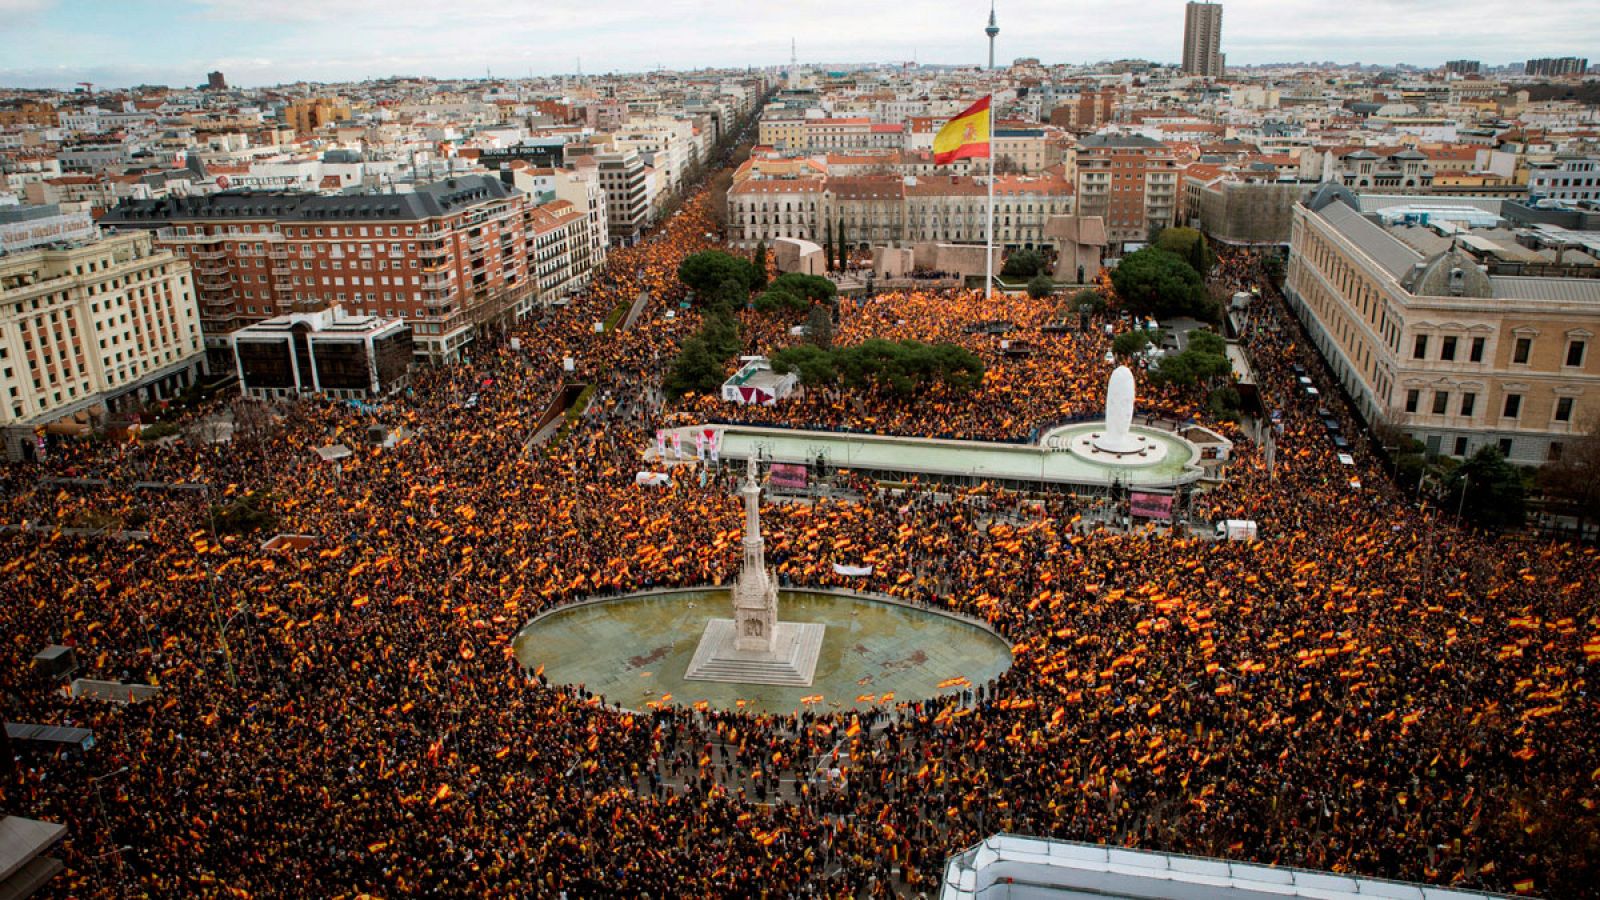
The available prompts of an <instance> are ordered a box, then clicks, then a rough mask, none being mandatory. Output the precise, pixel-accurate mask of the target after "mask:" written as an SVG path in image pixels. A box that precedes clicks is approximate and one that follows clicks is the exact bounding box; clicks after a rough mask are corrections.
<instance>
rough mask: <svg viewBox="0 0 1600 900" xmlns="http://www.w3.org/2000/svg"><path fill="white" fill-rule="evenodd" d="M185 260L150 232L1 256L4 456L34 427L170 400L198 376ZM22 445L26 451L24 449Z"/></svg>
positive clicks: (200, 362) (200, 364) (19, 447)
mask: <svg viewBox="0 0 1600 900" xmlns="http://www.w3.org/2000/svg"><path fill="white" fill-rule="evenodd" d="M191 277H192V276H191V273H190V269H189V264H188V263H187V262H185V261H184V260H182V259H180V258H178V257H177V256H176V255H175V254H173V253H172V252H171V251H169V250H166V249H162V248H159V247H157V246H156V244H155V243H154V241H153V240H152V237H151V235H148V234H121V235H113V236H110V237H106V238H103V239H99V240H92V241H88V242H85V243H74V244H65V245H54V246H45V247H35V248H33V249H30V250H24V251H22V252H19V253H9V254H6V255H4V256H0V391H3V392H4V394H3V403H0V423H3V424H4V426H5V432H6V448H7V453H8V455H9V456H10V457H11V458H13V459H16V458H21V457H25V456H27V455H29V454H30V453H32V452H33V451H34V450H35V449H36V448H35V447H34V445H33V444H32V439H33V438H34V436H35V435H34V430H35V428H36V427H42V426H44V425H47V424H49V423H51V422H55V421H57V420H59V419H62V418H64V417H68V416H73V415H74V414H79V413H86V414H89V415H91V416H92V415H96V414H103V413H104V412H106V411H111V410H117V409H120V408H122V407H123V406H126V405H131V404H134V403H136V402H145V401H152V400H159V399H164V398H167V397H172V396H175V395H176V394H178V393H179V392H180V391H182V390H183V389H184V388H186V387H188V386H190V385H192V384H194V383H195V382H196V381H197V380H198V379H199V378H200V377H201V376H202V375H203V374H204V363H205V345H204V344H203V342H202V340H201V333H200V320H199V312H198V310H197V308H196V304H195V295H194V287H193V284H192V283H191ZM24 445H26V447H25V446H24Z"/></svg>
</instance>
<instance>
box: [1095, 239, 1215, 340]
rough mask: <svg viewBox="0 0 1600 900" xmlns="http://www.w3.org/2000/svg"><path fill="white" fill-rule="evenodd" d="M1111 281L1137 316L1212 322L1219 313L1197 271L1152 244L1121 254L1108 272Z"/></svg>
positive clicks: (1123, 300)
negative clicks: (1189, 317) (1186, 317)
mask: <svg viewBox="0 0 1600 900" xmlns="http://www.w3.org/2000/svg"><path fill="white" fill-rule="evenodd" d="M1111 284H1112V286H1114V287H1115V288H1116V289H1117V296H1118V297H1120V298H1122V302H1123V303H1125V304H1126V305H1127V307H1128V309H1130V310H1132V311H1133V312H1135V313H1138V314H1140V315H1153V316H1156V317H1157V318H1161V319H1168V318H1173V317H1176V316H1192V317H1193V318H1196V319H1200V320H1202V321H1207V322H1215V321H1217V319H1218V317H1219V315H1220V313H1221V309H1220V307H1219V306H1218V305H1217V303H1216V301H1214V300H1212V299H1211V296H1210V294H1208V293H1207V292H1206V286H1205V283H1204V282H1202V281H1201V280H1200V274H1199V273H1198V272H1196V271H1195V270H1194V269H1193V268H1192V267H1190V265H1189V264H1188V263H1187V262H1185V261H1184V260H1183V259H1182V258H1180V257H1177V256H1174V255H1173V254H1171V253H1168V252H1167V251H1165V250H1161V249H1157V248H1154V247H1146V248H1145V249H1143V250H1138V251H1135V252H1133V253H1130V254H1128V255H1127V256H1124V257H1123V258H1122V262H1120V263H1118V264H1117V267H1116V268H1115V269H1113V270H1112V272H1111Z"/></svg>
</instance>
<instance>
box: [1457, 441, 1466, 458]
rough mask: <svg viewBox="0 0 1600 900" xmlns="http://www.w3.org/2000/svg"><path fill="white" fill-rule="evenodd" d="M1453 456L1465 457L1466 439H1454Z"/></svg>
mask: <svg viewBox="0 0 1600 900" xmlns="http://www.w3.org/2000/svg"><path fill="white" fill-rule="evenodd" d="M1455 455H1456V456H1466V455H1467V439H1466V438H1464V437H1458V438H1456V452H1455Z"/></svg>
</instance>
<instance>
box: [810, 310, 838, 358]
mask: <svg viewBox="0 0 1600 900" xmlns="http://www.w3.org/2000/svg"><path fill="white" fill-rule="evenodd" d="M806 338H807V339H808V340H810V341H811V343H813V344H816V345H817V346H818V347H821V348H822V349H823V350H830V349H832V348H833V312H832V310H830V309H829V308H828V307H826V306H822V305H820V304H818V305H816V306H813V307H811V313H810V314H809V315H807V316H806Z"/></svg>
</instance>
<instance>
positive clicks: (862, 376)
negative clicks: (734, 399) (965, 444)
mask: <svg viewBox="0 0 1600 900" xmlns="http://www.w3.org/2000/svg"><path fill="white" fill-rule="evenodd" d="M772 368H773V370H774V371H776V372H778V373H780V374H782V373H787V372H797V373H799V375H800V381H801V383H803V384H805V385H807V386H820V385H829V384H840V385H842V386H844V387H847V388H857V389H873V388H883V389H887V390H890V391H892V392H893V393H895V394H896V395H897V396H899V397H902V398H907V397H912V396H915V395H916V394H917V393H919V392H921V391H923V390H925V389H927V388H930V387H933V386H934V385H940V384H942V385H944V386H946V387H949V388H953V389H955V390H958V391H971V390H975V389H976V388H977V387H978V386H979V385H981V384H982V383H983V371H984V369H983V361H982V360H981V359H979V358H978V357H977V356H976V355H975V354H973V353H972V352H971V351H969V350H966V349H965V348H962V347H959V346H957V345H955V344H924V343H922V342H921V341H898V342H897V341H888V340H883V339H881V338H873V339H871V340H867V341H862V342H861V343H859V344H855V345H853V346H849V347H837V348H834V349H833V350H823V349H822V348H821V347H818V346H816V345H814V344H800V345H797V346H793V347H785V348H784V349H782V350H779V351H778V352H777V353H775V354H773V356H772Z"/></svg>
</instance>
